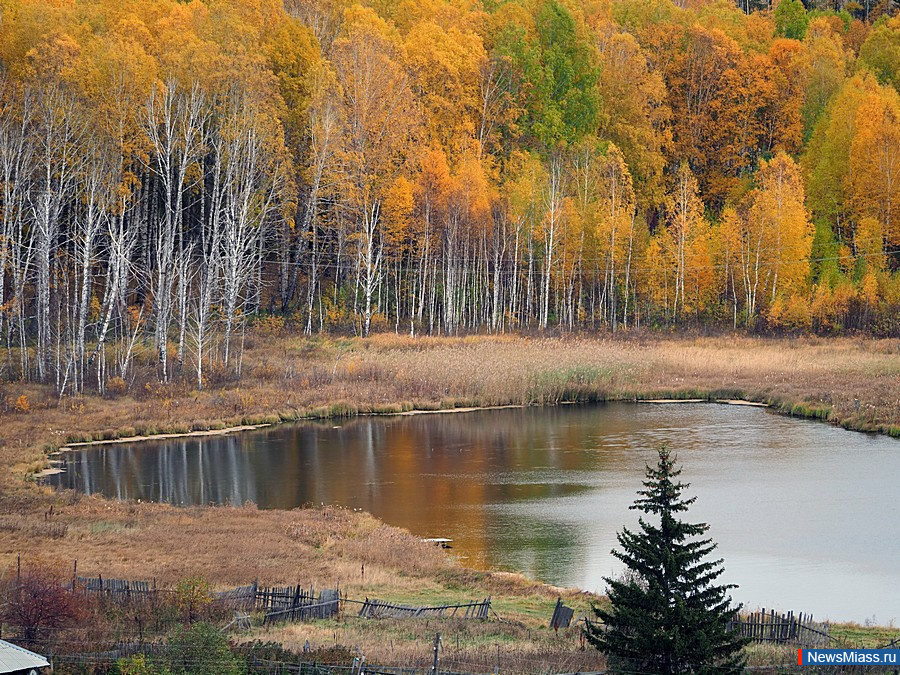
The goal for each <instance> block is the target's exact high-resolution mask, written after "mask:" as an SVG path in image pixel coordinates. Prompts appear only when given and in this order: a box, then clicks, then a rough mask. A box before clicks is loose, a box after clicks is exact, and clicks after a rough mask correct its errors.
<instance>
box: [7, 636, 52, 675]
mask: <svg viewBox="0 0 900 675" xmlns="http://www.w3.org/2000/svg"><path fill="white" fill-rule="evenodd" d="M49 665H50V662H49V661H48V660H47V659H45V658H44V657H43V656H41V655H40V654H35V653H34V652H32V651H28V650H27V649H25V648H24V647H19V646H18V645H14V644H13V643H12V642H7V641H6V640H0V673H14V672H16V671H19V670H27V669H29V668H47V667H48V666H49Z"/></svg>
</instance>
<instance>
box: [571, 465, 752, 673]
mask: <svg viewBox="0 0 900 675" xmlns="http://www.w3.org/2000/svg"><path fill="white" fill-rule="evenodd" d="M680 474H681V469H676V468H675V460H674V458H673V457H672V456H671V454H670V452H669V450H667V449H666V448H661V449H660V450H659V462H658V464H657V465H656V467H655V468H654V467H650V466H648V467H647V480H646V481H645V482H644V488H645V489H643V490H639V491H638V495H639V497H638V499H637V500H636V501H635V503H634V505H633V506H631V508H632V509H637V510H639V511H642V512H643V513H645V514H648V515H652V516H654V520H656V518H658V519H659V523H658V525H657V524H654V523H651V522H648V521H647V520H645V519H644V518H643V517H642V518H640V520H639V523H640V530H639V531H638V532H632V531H630V530H628V529H627V528H626V529H623V530H622V532H620V533H619V535H618V540H619V545H620V546H621V549H622V550H621V551H618V550H614V551H613V555H615V556H616V557H617V558H619V560H621V561H622V562H624V563H625V565H626V566H627V568H628V573H627V574H626V576H625V577H624V578H623V579H611V578H608V577H607V578H606V579H605V580H606V583H607V584H608V588H609V592H608V594H609V599H610V602H611V604H612V607H611V608H610V609H608V610H607V609H604V608H601V607H594V612H595V614H596V617H597V619H598V620H599V621H598V622H591V623H589V624H588V627H587V639H588V641H589V642H590V643H591V644H592V645H594V646H595V647H596V648H597V649H599V650H600V651H603V652H605V653H606V654H607V657H608V659H609V666H610V669H611V670H614V671H617V672H633V673H663V674H665V675H675V674H678V673H736V672H740V671H741V670H742V669H743V666H744V657H743V655H742V653H741V652H742V648H743V646H744V644H745V641H744V640H743V639H742V638H740V637H739V636H738V635H737V634H735V633H732V632H730V631H729V630H728V628H727V624H728V621H729V619H730V618H731V617H732V616H733V615H734V613H735V612H736V611H737V609H738V608H737V607H734V606H733V605H732V602H731V597H730V595H729V594H728V591H729V589H731V588H735V586H734V585H733V584H732V585H729V584H724V585H721V584H717V583H716V581H717V579H718V578H719V576H720V575H721V574H722V572H723V571H724V568H723V567H722V560H721V559H718V560H712V559H710V558H709V555H710V553H712V552H713V551H714V550H715V549H716V546H717V545H716V544H715V543H713V541H712V540H711V539H700V538H699V537H700V536H701V535H703V534H705V533H706V531H707V530H708V529H709V526H708V525H706V524H705V523H699V524H691V523H687V522H684V521H682V520H680V519H679V518H678V514H680V513H682V512H684V511H687V510H688V507H689V506H690V505H691V504H693V502H694V500H695V499H696V498H690V499H684V498H682V496H681V495H682V492H683V491H684V490H685V488H687V487H689V484H687V483H681V482H677V480H676V479H677V478H678V476H679V475H680ZM601 622H602V623H601Z"/></svg>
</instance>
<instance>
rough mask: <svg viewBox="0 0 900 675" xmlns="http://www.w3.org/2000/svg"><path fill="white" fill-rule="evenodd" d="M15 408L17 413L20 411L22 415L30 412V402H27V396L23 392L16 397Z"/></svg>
mask: <svg viewBox="0 0 900 675" xmlns="http://www.w3.org/2000/svg"><path fill="white" fill-rule="evenodd" d="M15 410H16V412H17V413H22V414H23V415H27V414H28V413H30V412H31V404H30V403H29V402H28V397H27V396H26V395H25V394H22V395H21V396H19V398H17V399H16V405H15Z"/></svg>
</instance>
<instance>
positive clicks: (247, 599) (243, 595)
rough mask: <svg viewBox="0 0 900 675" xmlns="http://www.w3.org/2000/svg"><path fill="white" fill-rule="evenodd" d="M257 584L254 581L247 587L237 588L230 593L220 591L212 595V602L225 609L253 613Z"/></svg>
mask: <svg viewBox="0 0 900 675" xmlns="http://www.w3.org/2000/svg"><path fill="white" fill-rule="evenodd" d="M258 590H259V584H258V583H257V582H256V581H254V582H253V583H252V584H250V585H249V586H238V587H237V588H233V589H231V590H230V591H220V592H218V593H214V594H213V602H215V603H218V604H221V605H222V607H224V608H226V609H233V610H235V611H244V612H253V611H255V610H256V596H257V593H258Z"/></svg>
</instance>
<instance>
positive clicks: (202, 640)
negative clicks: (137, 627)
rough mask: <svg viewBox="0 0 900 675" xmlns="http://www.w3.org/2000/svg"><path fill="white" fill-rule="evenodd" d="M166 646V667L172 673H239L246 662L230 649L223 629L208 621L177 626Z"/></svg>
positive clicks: (218, 674)
mask: <svg viewBox="0 0 900 675" xmlns="http://www.w3.org/2000/svg"><path fill="white" fill-rule="evenodd" d="M169 649H170V652H169V668H170V670H171V672H173V673H191V674H192V675H239V674H240V673H242V672H244V669H245V664H243V663H242V662H241V660H240V659H239V658H238V657H236V656H235V655H234V654H233V653H232V652H231V650H230V649H229V647H228V641H227V640H226V639H225V636H224V635H223V634H222V631H220V630H219V629H218V628H216V627H215V626H211V625H210V624H208V623H198V624H196V625H195V626H192V627H190V628H181V629H179V630H178V631H177V632H176V633H175V635H174V636H173V637H172V638H171V639H170V640H169Z"/></svg>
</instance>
